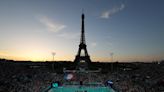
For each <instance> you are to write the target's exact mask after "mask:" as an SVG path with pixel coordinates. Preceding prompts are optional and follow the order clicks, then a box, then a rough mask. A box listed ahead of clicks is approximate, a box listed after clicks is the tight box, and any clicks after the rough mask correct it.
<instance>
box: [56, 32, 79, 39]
mask: <svg viewBox="0 0 164 92" xmlns="http://www.w3.org/2000/svg"><path fill="white" fill-rule="evenodd" d="M57 36H59V37H62V38H66V39H76V38H79V37H80V33H61V34H58V35H57Z"/></svg>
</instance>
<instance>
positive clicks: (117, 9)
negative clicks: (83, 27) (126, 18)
mask: <svg viewBox="0 0 164 92" xmlns="http://www.w3.org/2000/svg"><path fill="white" fill-rule="evenodd" d="M124 8H125V5H124V4H121V5H120V6H116V7H113V8H112V9H110V10H108V11H104V12H102V14H101V16H100V17H101V18H104V19H108V18H110V17H111V16H112V15H114V14H116V13H118V12H120V11H122V10H123V9H124Z"/></svg>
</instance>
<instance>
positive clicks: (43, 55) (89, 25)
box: [0, 0, 164, 62]
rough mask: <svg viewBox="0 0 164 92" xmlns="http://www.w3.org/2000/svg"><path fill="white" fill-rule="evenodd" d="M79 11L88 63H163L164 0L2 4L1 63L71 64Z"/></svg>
mask: <svg viewBox="0 0 164 92" xmlns="http://www.w3.org/2000/svg"><path fill="white" fill-rule="evenodd" d="M82 9H84V13H85V36H86V44H87V50H88V53H89V55H90V56H91V60H92V61H111V56H110V53H114V55H113V57H114V61H121V62H122V61H153V60H164V21H163V20H164V11H163V10H164V1H163V0H157V1H156V0H144V1H143V0H133V1H132V0H69V1H68V0H35V1H32V0H1V1H0V58H6V59H13V60H32V61H46V60H52V52H55V53H56V54H55V60H71V61H73V60H74V58H75V55H76V54H77V51H78V45H79V43H80V32H81V14H82Z"/></svg>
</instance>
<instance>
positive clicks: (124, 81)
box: [0, 61, 164, 92]
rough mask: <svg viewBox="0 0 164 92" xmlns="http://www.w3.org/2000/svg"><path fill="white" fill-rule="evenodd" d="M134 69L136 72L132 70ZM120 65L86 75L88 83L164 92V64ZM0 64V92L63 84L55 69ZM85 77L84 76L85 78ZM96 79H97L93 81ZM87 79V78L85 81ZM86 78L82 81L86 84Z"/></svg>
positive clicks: (120, 90) (127, 91)
mask: <svg viewBox="0 0 164 92" xmlns="http://www.w3.org/2000/svg"><path fill="white" fill-rule="evenodd" d="M134 65H135V66H137V67H135V68H133V67H134ZM130 66H131V65H128V64H120V65H119V66H117V67H116V66H115V68H114V69H108V68H109V67H110V66H106V67H108V68H107V70H108V71H106V72H101V73H99V74H96V75H95V74H92V73H90V74H88V76H91V77H90V78H92V79H90V80H91V81H97V80H98V78H99V79H100V80H101V81H102V82H103V83H105V81H107V80H111V81H113V83H114V84H113V88H114V89H115V90H116V92H164V64H163V62H162V63H160V64H158V63H135V64H133V67H130ZM50 67H51V65H50V66H48V68H47V67H45V66H37V65H35V66H34V65H30V64H28V65H26V64H17V63H13V62H6V61H5V62H0V92H42V91H43V90H44V89H45V88H46V87H48V86H49V85H51V83H52V82H54V81H60V82H61V83H63V82H64V74H63V73H62V72H57V71H55V70H56V69H58V68H55V67H54V66H53V68H54V69H52V68H50ZM86 76H87V75H86ZM95 76H98V77H95ZM88 78H89V77H88ZM88 80H89V79H87V77H86V78H85V80H84V81H88Z"/></svg>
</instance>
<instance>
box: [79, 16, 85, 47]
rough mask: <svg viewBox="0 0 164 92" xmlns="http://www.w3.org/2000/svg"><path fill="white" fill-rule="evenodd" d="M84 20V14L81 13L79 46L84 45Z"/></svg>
mask: <svg viewBox="0 0 164 92" xmlns="http://www.w3.org/2000/svg"><path fill="white" fill-rule="evenodd" d="M84 18H85V15H84V13H82V15H81V19H82V23H81V39H80V43H81V44H85V33H84V32H85V28H84Z"/></svg>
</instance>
